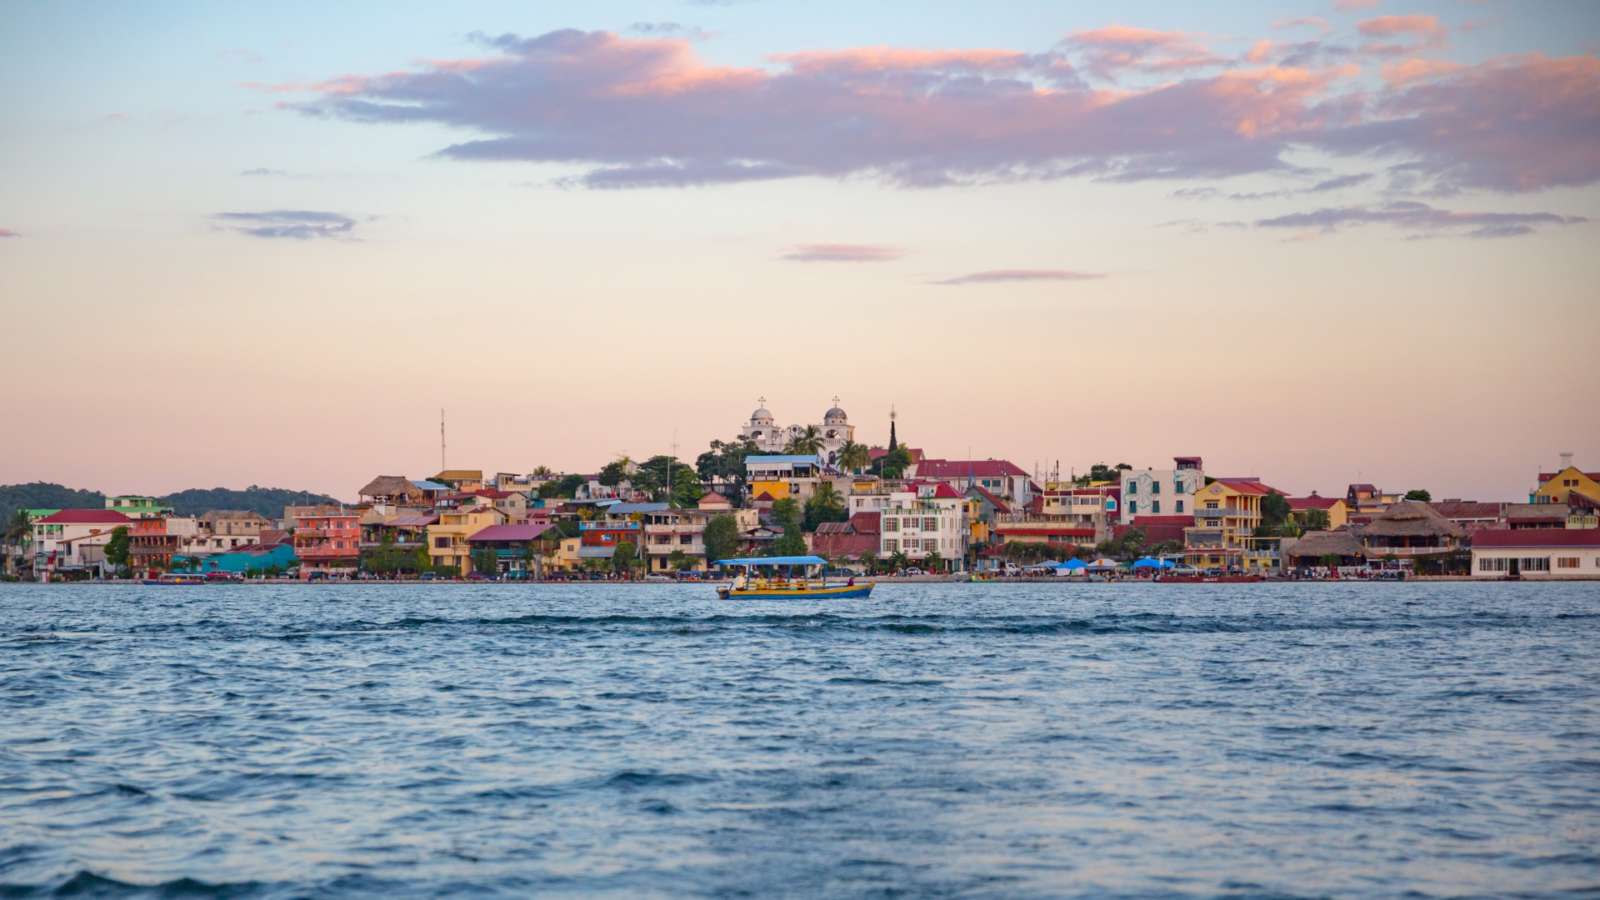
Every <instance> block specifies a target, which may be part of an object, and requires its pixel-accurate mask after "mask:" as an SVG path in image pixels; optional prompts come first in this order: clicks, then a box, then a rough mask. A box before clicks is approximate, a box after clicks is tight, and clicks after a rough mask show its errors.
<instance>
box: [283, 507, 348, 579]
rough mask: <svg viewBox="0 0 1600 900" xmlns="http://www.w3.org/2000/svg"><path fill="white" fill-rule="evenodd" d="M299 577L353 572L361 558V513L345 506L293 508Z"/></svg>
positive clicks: (295, 549)
mask: <svg viewBox="0 0 1600 900" xmlns="http://www.w3.org/2000/svg"><path fill="white" fill-rule="evenodd" d="M290 509H291V511H292V516H291V518H292V521H293V523H294V555H295V556H296V557H297V558H298V559H299V560H300V578H301V579H302V580H304V579H309V578H310V577H311V576H312V575H313V574H315V573H321V574H323V575H354V574H355V571H356V567H357V565H358V564H359V562H360V559H361V514H360V513H359V512H357V511H356V510H353V509H345V508H344V507H342V506H298V507H291V508H290Z"/></svg>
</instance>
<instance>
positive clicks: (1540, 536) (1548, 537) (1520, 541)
mask: <svg viewBox="0 0 1600 900" xmlns="http://www.w3.org/2000/svg"><path fill="white" fill-rule="evenodd" d="M1472 546H1473V547H1474V548H1479V549H1487V548H1492V547H1590V548H1595V549H1600V528H1519V529H1515V530H1513V529H1510V528H1483V529H1480V530H1478V531H1475V532H1473V533H1472Z"/></svg>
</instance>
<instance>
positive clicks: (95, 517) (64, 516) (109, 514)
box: [34, 509, 133, 525]
mask: <svg viewBox="0 0 1600 900" xmlns="http://www.w3.org/2000/svg"><path fill="white" fill-rule="evenodd" d="M34 521H35V522H36V523H38V524H44V525H127V524H130V523H132V522H133V520H132V519H130V518H128V517H127V516H125V515H123V514H122V513H119V512H117V511H116V510H114V509H63V510H61V511H60V512H58V513H56V514H55V515H50V516H45V517H44V518H42V519H36V520H34Z"/></svg>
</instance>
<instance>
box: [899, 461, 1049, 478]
mask: <svg viewBox="0 0 1600 900" xmlns="http://www.w3.org/2000/svg"><path fill="white" fill-rule="evenodd" d="M968 475H971V476H973V477H974V478H1027V477H1028V473H1027V472H1024V471H1023V470H1022V469H1021V468H1020V467H1018V466H1017V464H1016V463H1013V462H1010V461H1008V460H1004V459H925V460H923V461H922V462H920V463H918V464H917V477H918V478H965V477H967V476H968Z"/></svg>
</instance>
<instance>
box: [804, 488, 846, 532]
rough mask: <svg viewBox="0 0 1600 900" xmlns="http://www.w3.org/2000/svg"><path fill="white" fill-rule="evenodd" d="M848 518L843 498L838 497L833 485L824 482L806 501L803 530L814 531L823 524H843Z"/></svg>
mask: <svg viewBox="0 0 1600 900" xmlns="http://www.w3.org/2000/svg"><path fill="white" fill-rule="evenodd" d="M848 518H850V513H849V511H848V510H847V509H845V504H844V498H843V497H841V496H839V491H838V490H837V489H835V488H834V486H833V483H832V482H829V481H824V482H822V483H820V484H818V485H817V490H816V493H814V494H812V495H811V498H810V499H808V500H807V501H806V508H805V530H806V531H816V530H817V526H818V525H820V524H822V523H823V522H843V521H845V520H846V519H848Z"/></svg>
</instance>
